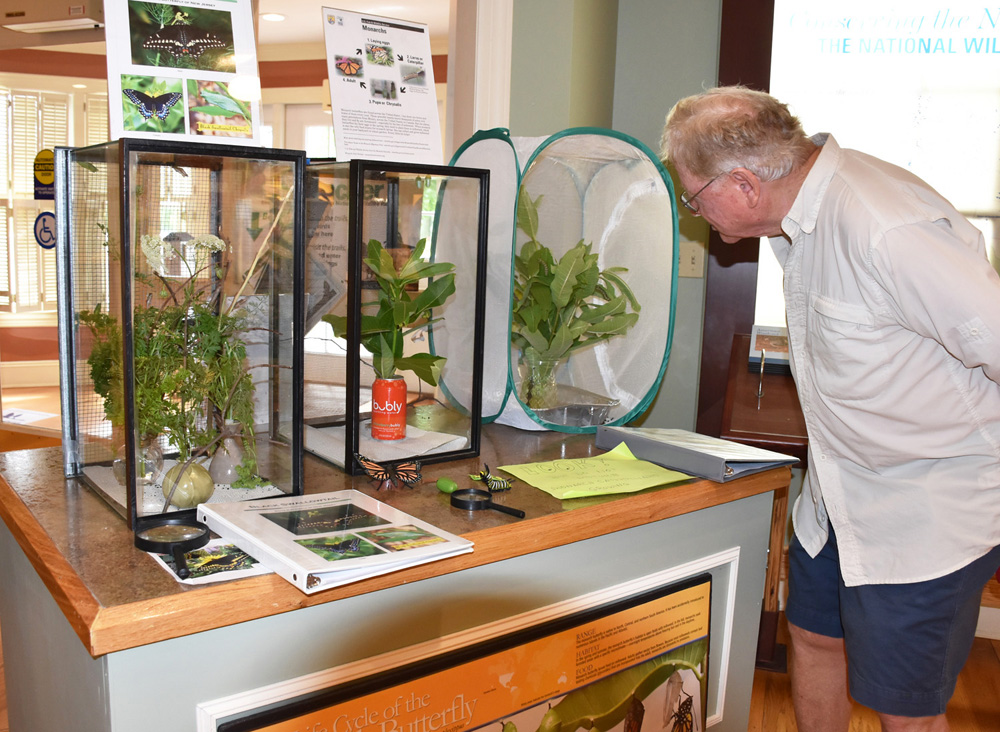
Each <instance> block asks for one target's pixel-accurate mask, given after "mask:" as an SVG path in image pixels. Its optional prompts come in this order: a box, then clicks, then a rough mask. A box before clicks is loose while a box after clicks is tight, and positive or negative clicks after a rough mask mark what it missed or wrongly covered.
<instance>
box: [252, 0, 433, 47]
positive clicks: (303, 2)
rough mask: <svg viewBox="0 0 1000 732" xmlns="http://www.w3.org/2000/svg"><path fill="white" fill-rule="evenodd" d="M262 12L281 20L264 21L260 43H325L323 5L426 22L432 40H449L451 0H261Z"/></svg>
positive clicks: (260, 32) (260, 30) (260, 10)
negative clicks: (274, 15)
mask: <svg viewBox="0 0 1000 732" xmlns="http://www.w3.org/2000/svg"><path fill="white" fill-rule="evenodd" d="M259 2H260V8H259V12H260V13H280V14H282V15H284V16H285V20H283V21H281V22H280V23H274V22H267V21H261V23H260V26H259V37H258V44H259V45H261V46H265V45H277V44H292V43H322V42H323V20H322V8H324V7H328V8H336V9H338V10H350V11H354V12H366V13H372V14H373V15H382V16H386V17H389V18H398V19H401V20H409V21H413V22H416V23H425V24H426V25H427V26H428V30H429V31H430V37H431V42H432V43H435V44H436V43H443V44H445V46H447V42H448V16H449V6H450V2H449V0H387V1H386V2H377V1H375V0H331V1H330V2H323V1H322V0H259Z"/></svg>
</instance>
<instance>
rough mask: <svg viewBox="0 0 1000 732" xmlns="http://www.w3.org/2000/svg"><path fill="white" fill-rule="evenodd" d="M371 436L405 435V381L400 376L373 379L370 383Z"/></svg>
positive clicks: (394, 438)
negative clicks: (373, 381) (372, 382)
mask: <svg viewBox="0 0 1000 732" xmlns="http://www.w3.org/2000/svg"><path fill="white" fill-rule="evenodd" d="M372 437H373V438H374V439H376V440H402V439H403V438H404V437H406V381H405V380H404V379H403V377H402V376H392V377H390V378H388V379H375V383H374V384H372Z"/></svg>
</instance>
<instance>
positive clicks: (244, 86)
mask: <svg viewBox="0 0 1000 732" xmlns="http://www.w3.org/2000/svg"><path fill="white" fill-rule="evenodd" d="M105 21H106V28H105V32H106V36H107V49H108V50H107V62H108V99H109V105H108V111H109V120H110V124H111V138H112V139H117V138H119V137H123V136H127V137H140V138H141V137H146V138H155V139H165V140H186V141H191V142H220V141H221V142H243V143H245V144H254V145H259V144H260V80H259V77H258V72H257V57H256V46H255V42H254V33H253V15H252V4H251V0H187V2H163V1H162V0H106V2H105ZM218 138H237V139H236V140H219V139H218Z"/></svg>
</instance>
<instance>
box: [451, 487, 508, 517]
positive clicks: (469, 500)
mask: <svg viewBox="0 0 1000 732" xmlns="http://www.w3.org/2000/svg"><path fill="white" fill-rule="evenodd" d="M451 505H452V506H454V507H455V508H465V509H468V510H469V511H480V510H482V509H486V508H492V509H493V510H494V511H499V512H500V513H506V514H509V515H511V516H517V517H518V518H524V511H521V510H519V509H516V508H510V507H509V506H501V505H500V504H499V503H494V502H493V495H492V494H491V493H490V492H489V491H484V490H482V489H480V488H462V489H461V490H457V491H455V492H454V493H452V494H451Z"/></svg>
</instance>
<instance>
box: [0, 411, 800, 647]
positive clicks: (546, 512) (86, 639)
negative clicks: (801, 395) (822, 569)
mask: <svg viewBox="0 0 1000 732" xmlns="http://www.w3.org/2000/svg"><path fill="white" fill-rule="evenodd" d="M480 452H481V456H480V458H478V459H469V460H458V461H452V462H445V463H438V464H434V465H428V466H425V467H424V469H423V475H424V482H423V483H422V484H420V485H418V486H416V487H415V488H413V489H407V488H400V489H395V490H387V491H375V490H374V487H373V486H372V484H371V481H369V480H367V479H366V478H365V477H364V476H362V477H351V476H348V475H346V474H345V473H343V472H342V471H340V470H339V469H337V468H335V467H332V466H330V465H328V464H326V463H325V462H323V461H321V460H319V459H317V458H314V457H312V456H309V455H307V456H306V469H305V481H304V483H305V492H306V493H319V492H325V491H334V490H344V489H348V488H356V489H358V490H361V491H364V492H366V493H369V494H370V495H374V496H376V497H377V498H378V499H379V500H381V501H384V502H386V503H389V504H391V505H393V506H396V507H397V508H400V509H402V510H403V511H406V512H408V513H410V514H413V515H414V516H417V517H418V518H421V519H423V520H425V521H428V522H430V523H432V524H434V525H436V526H438V527H440V528H442V529H445V530H446V531H450V532H452V533H455V534H461V535H463V536H465V537H467V538H469V539H471V540H472V541H473V542H475V549H474V551H473V552H472V553H471V554H464V555H461V556H458V557H453V558H449V559H444V560H441V561H437V562H432V563H430V564H426V565H421V566H418V567H413V568H410V569H406V570H402V571H399V572H395V573H392V574H389V575H384V576H381V577H375V578H372V579H370V580H363V581H360V582H355V583H353V584H349V585H345V586H343V587H337V588H333V589H330V590H326V591H323V592H319V593H316V594H314V595H305V594H303V593H302V592H300V591H299V590H298V589H296V588H295V587H294V586H292V585H291V584H289V583H288V582H286V581H285V580H283V579H281V578H280V577H278V576H277V575H266V576H262V577H253V578H250V579H244V580H234V581H231V582H221V583H217V584H213V585H203V586H188V585H182V584H179V583H178V582H176V581H174V580H173V579H172V578H171V576H170V575H168V574H167V573H166V572H164V571H163V570H162V569H161V568H160V567H159V566H158V565H157V564H156V562H155V561H154V560H153V559H152V558H151V557H150V556H148V555H147V554H146V553H145V552H142V551H140V550H138V549H136V548H135V547H134V545H133V543H132V541H133V537H132V533H131V532H130V531H129V530H128V528H127V526H126V524H125V521H124V520H123V519H122V517H121V516H120V515H119V514H117V513H116V512H115V511H114V510H113V509H112V508H111V507H110V506H108V505H107V504H106V503H105V502H104V501H103V500H102V499H101V498H99V497H98V496H97V495H96V494H95V493H93V492H92V491H91V490H90V489H89V488H87V487H86V486H85V485H84V484H83V482H82V481H78V480H75V479H66V478H64V477H63V474H62V471H63V467H62V450H61V449H60V448H43V449H36V450H22V451H18V452H10V453H3V454H0V518H2V519H3V521H4V522H5V523H6V525H7V527H8V528H9V529H10V531H11V533H12V534H13V536H14V538H15V539H16V540H17V542H18V544H19V545H20V546H21V548H22V550H23V551H24V552H25V554H26V555H27V557H28V559H29V561H30V562H31V564H32V565H33V566H34V568H35V570H36V571H37V572H38V574H39V576H40V577H41V579H42V581H43V582H44V583H45V585H46V587H47V588H48V589H49V591H50V592H51V593H52V596H53V598H54V599H55V600H56V602H57V603H58V604H59V606H60V608H61V609H62V611H63V613H64V614H65V615H66V617H67V619H68V620H69V622H70V625H71V626H72V627H73V629H74V630H75V631H76V634H77V635H78V636H79V638H80V640H81V641H82V642H83V644H84V646H85V647H86V648H87V650H88V651H89V652H90V654H91V655H92V656H95V657H96V656H100V655H103V654H105V653H111V652H113V651H120V650H124V649H127V648H133V647H137V646H141V645H145V644H148V643H154V642H157V641H163V640H167V639H170V638H175V637H179V636H184V635H188V634H191V633H197V632H200V631H205V630H211V629H214V628H219V627H224V626H228V625H232V624H234V623H240V622H244V621H247V620H254V619H257V618H262V617H267V616H270V615H276V614H278V613H283V612H288V611H290V610H297V609H299V608H303V607H308V606H311V605H318V604H322V603H327V602H333V601H335V600H339V599H341V598H345V597H352V596H354V595H358V594H362V593H367V592H373V591H375V590H380V589H384V588H387V587H392V586H396V585H400V584H404V583H409V582H414V581H417V580H421V579H425V578H429V577H436V576H440V575H444V574H448V573H450V572H457V571H460V570H463V569H469V568H471V567H477V566H481V565H485V564H489V563H492V562H497V561H501V560H503V559H508V558H511V557H516V556H520V555H523V554H530V553H532V552H537V551H542V550H544V549H550V548H553V547H557V546H561V545H565V544H569V543H571V542H575V541H581V540H583V539H588V538H592V537H595V536H600V535H604V534H609V533H612V532H615V531H621V530H623V529H628V528H632V527H635V526H641V525H643V524H647V523H650V522H653V521H658V520H661V519H666V518H670V517H673V516H678V515H681V514H685V513H690V512H692V511H697V510H700V509H703V508H708V507H711V506H715V505H719V504H723V503H727V502H729V501H734V500H738V499H741V498H745V497H747V496H752V495H756V494H759V493H766V492H768V491H775V490H778V489H780V488H782V487H784V486H787V485H788V482H789V477H790V470H789V469H788V468H779V469H776V470H771V471H768V472H766V473H759V474H757V475H752V476H749V477H747V478H743V479H740V480H738V481H734V482H731V483H725V484H721V483H713V482H711V481H704V480H694V479H692V480H689V481H685V482H683V483H675V484H672V485H669V486H664V487H660V488H653V489H649V490H646V491H641V492H639V493H633V494H628V495H625V496H601V497H595V498H578V499H573V500H567V501H560V500H558V499H556V498H553V497H552V496H550V495H548V494H547V493H544V492H542V491H540V490H537V489H535V488H533V487H531V486H528V485H526V484H524V483H523V482H517V483H515V484H514V487H513V489H512V490H511V491H510V492H509V493H506V494H503V496H502V498H500V499H499V500H503V501H505V502H507V503H508V504H509V505H511V506H514V507H517V508H520V509H522V510H524V511H525V512H526V513H527V518H526V519H524V520H519V519H515V518H512V517H509V516H507V515H505V514H501V513H499V512H496V511H480V512H476V513H472V512H469V511H462V510H459V509H455V508H452V507H451V506H450V504H449V502H448V497H447V496H446V495H445V494H443V493H440V492H439V491H438V490H437V488H436V487H435V485H434V483H435V481H436V480H437V478H438V477H441V476H443V475H447V476H449V477H452V478H455V479H456V480H459V481H460V484H464V482H465V481H464V476H465V475H467V474H469V473H477V472H478V471H479V470H480V469H481V464H482V463H486V464H488V465H490V466H491V467H492V468H493V469H494V471H495V470H496V468H497V467H498V466H500V465H505V464H517V463H523V462H534V461H546V460H555V459H559V458H579V457H589V456H591V455H597V454H601V453H602V452H603V450H600V449H598V448H596V447H594V442H593V436H592V435H564V434H560V433H554V432H529V431H522V430H516V429H513V428H511V427H504V426H501V425H486V426H485V427H484V429H483V435H482V445H481V451H480Z"/></svg>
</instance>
